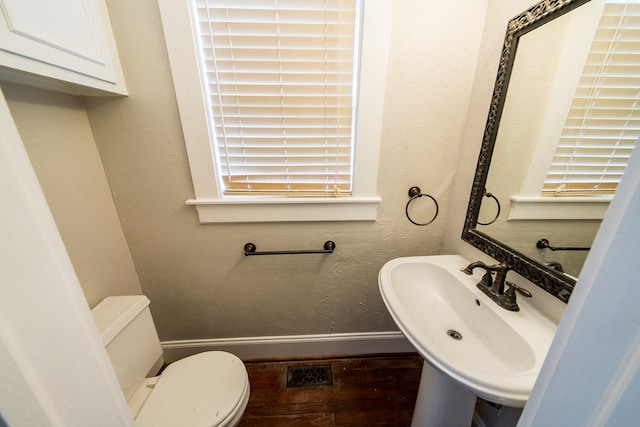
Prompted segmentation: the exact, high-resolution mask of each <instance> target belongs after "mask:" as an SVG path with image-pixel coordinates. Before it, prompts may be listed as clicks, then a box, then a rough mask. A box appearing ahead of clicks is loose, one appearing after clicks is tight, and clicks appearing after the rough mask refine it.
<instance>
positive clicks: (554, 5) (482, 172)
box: [462, 0, 590, 302]
mask: <svg viewBox="0 0 640 427" xmlns="http://www.w3.org/2000/svg"><path fill="white" fill-rule="evenodd" d="M589 1H590V0H542V1H540V2H539V3H536V4H535V5H533V6H532V7H530V8H529V9H527V10H525V11H524V12H522V13H521V14H519V15H518V16H516V17H514V18H513V19H511V20H510V21H509V23H508V24H507V32H506V35H505V38H504V44H503V46H502V54H501V56H500V63H499V65H498V74H497V77H496V82H495V85H494V89H493V95H492V97H491V105H490V108H489V115H488V118H487V122H486V125H485V131H484V135H483V138H482V146H481V148H480V154H479V156H478V163H477V166H476V173H475V177H474V180H473V185H472V187H471V195H470V196H469V206H468V208H467V216H466V218H465V222H464V227H463V229H462V240H464V241H465V242H467V243H469V244H471V245H472V246H474V247H476V248H477V249H479V250H481V251H482V252H484V253H485V254H487V255H489V256H491V257H492V258H495V259H496V260H498V261H499V262H506V264H507V265H508V266H509V268H511V269H512V270H513V271H515V272H516V273H518V274H520V275H522V276H523V277H525V278H526V279H528V280H530V281H531V282H533V283H535V284H536V285H538V286H539V287H541V288H542V289H544V290H545V291H547V292H549V293H550V294H552V295H554V296H555V297H556V298H558V299H560V300H561V301H564V302H568V301H569V297H570V296H571V292H572V291H573V288H574V286H575V283H576V282H575V280H573V279H571V278H570V277H568V276H565V275H564V274H562V273H560V272H558V271H555V270H553V269H550V268H548V267H546V266H544V265H543V264H541V263H539V262H537V261H534V260H532V259H531V258H528V257H527V256H525V255H523V254H521V253H519V252H517V251H516V250H514V249H513V248H511V247H509V246H508V245H505V244H504V243H502V242H500V241H499V240H496V239H494V238H492V237H491V236H489V235H487V234H485V233H483V232H482V231H479V230H478V229H476V225H477V223H478V215H479V212H480V205H481V203H482V198H483V195H484V190H485V185H486V182H487V176H488V174H489V166H490V164H491V157H492V155H493V149H494V147H495V143H496V137H497V135H498V127H499V125H500V118H501V116H502V110H503V108H504V103H505V99H506V96H507V89H508V86H509V79H510V77H511V70H512V68H513V64H514V61H515V56H516V50H517V47H518V41H519V39H520V37H522V36H523V35H525V34H527V33H528V32H530V31H533V30H535V29H536V28H538V27H540V26H542V25H544V24H546V23H547V22H550V21H552V20H554V19H556V18H558V17H560V16H562V15H564V14H565V13H567V12H570V11H571V10H573V9H575V8H577V7H579V6H581V5H583V4H585V3H587V2H589Z"/></svg>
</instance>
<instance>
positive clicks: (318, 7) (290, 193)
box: [159, 0, 392, 222]
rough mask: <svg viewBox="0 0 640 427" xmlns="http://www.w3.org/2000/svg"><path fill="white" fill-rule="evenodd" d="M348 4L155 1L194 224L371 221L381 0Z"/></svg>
mask: <svg viewBox="0 0 640 427" xmlns="http://www.w3.org/2000/svg"><path fill="white" fill-rule="evenodd" d="M358 3H359V2H357V1H356V0H312V1H305V2H300V1H297V0H261V1H258V0H237V1H233V2H231V1H225V0H194V1H193V2H191V3H190V2H188V1H186V0H185V1H180V2H178V1H175V0H161V1H160V2H159V4H160V10H161V14H162V20H163V26H164V31H165V38H166V42H167V47H168V50H169V57H170V62H171V68H172V72H173V78H174V83H175V88H176V95H177V98H178V105H179V109H180V116H181V119H182V124H183V130H184V136H185V142H186V145H187V152H188V155H189V164H190V168H191V172H192V178H193V182H194V190H195V196H196V197H195V199H192V200H188V201H187V203H188V204H192V205H195V206H196V207H197V209H198V213H199V216H200V221H201V222H244V221H323V220H374V219H375V217H376V212H377V206H378V204H379V202H380V198H379V197H378V196H377V195H376V180H377V166H378V151H379V143H380V130H381V118H382V106H383V100H384V86H385V78H386V76H385V74H386V65H387V64H386V62H387V56H386V51H387V46H388V43H389V30H390V16H391V10H390V7H391V3H392V2H367V5H366V7H364V6H363V5H359V4H358ZM362 3H364V2H362ZM360 8H363V9H362V10H361V9H360ZM360 24H361V25H360ZM360 26H361V28H359V27H360ZM201 60H203V61H201ZM358 60H359V61H358ZM356 95H357V96H356ZM356 99H357V103H356V102H355V101H356Z"/></svg>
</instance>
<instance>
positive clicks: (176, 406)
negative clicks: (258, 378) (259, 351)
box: [135, 351, 249, 427]
mask: <svg viewBox="0 0 640 427" xmlns="http://www.w3.org/2000/svg"><path fill="white" fill-rule="evenodd" d="M248 392H249V378H248V376H247V370H246V368H245V367H244V364H243V363H242V360H240V359H239V358H238V357H236V356H234V355H233V354H230V353H226V352H222V351H207V352H204V353H199V354H196V355H193V356H189V357H187V358H184V359H181V360H178V361H177V362H174V363H172V364H170V365H169V366H167V368H166V369H165V370H164V371H163V372H162V374H161V375H160V379H159V380H158V382H157V383H156V385H155V387H154V389H153V391H152V392H151V395H150V396H149V398H148V399H147V401H146V402H145V404H144V406H143V407H142V409H141V411H140V413H139V414H138V416H137V417H136V420H135V421H136V425H137V426H144V427H152V426H153V427H164V426H167V427H176V426H189V427H199V426H202V427H205V426H206V427H210V426H215V425H218V424H220V423H222V422H224V421H225V419H227V418H230V417H233V416H234V415H235V412H236V410H242V409H243V408H239V406H241V405H242V403H243V400H244V397H245V395H246V394H247V393H248Z"/></svg>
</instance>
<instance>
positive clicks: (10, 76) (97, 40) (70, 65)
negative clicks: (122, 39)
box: [0, 0, 127, 95]
mask: <svg viewBox="0 0 640 427" xmlns="http://www.w3.org/2000/svg"><path fill="white" fill-rule="evenodd" d="M0 9H1V11H2V17H1V19H0V79H2V80H5V81H11V82H15V83H21V84H28V85H32V86H37V87H42V88H45V89H51V90H58V91H63V92H67V93H74V94H78V95H126V93H127V90H126V86H125V82H124V78H123V75H122V70H121V67H120V61H119V60H118V55H117V50H116V45H115V41H114V38H113V33H112V31H111V25H110V22H109V16H108V12H107V9H106V5H105V3H104V0H56V1H55V2H53V1H50V0H0Z"/></svg>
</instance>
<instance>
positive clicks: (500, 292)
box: [462, 261, 531, 311]
mask: <svg viewBox="0 0 640 427" xmlns="http://www.w3.org/2000/svg"><path fill="white" fill-rule="evenodd" d="M475 268H481V269H483V270H484V271H486V273H485V274H484V276H482V279H481V280H480V281H479V282H478V284H477V285H476V286H478V288H479V289H480V290H481V291H482V292H484V293H485V294H487V296H488V297H489V298H491V300H492V301H493V302H495V303H496V304H498V305H499V306H500V307H502V308H504V309H506V310H509V311H520V307H518V304H517V303H516V292H515V291H516V290H518V291H519V292H522V291H524V292H526V293H528V295H526V294H525V293H523V295H525V296H531V294H530V293H529V291H527V290H526V289H522V291H520V289H521V288H518V286H516V285H515V284H513V283H511V282H507V281H506V278H507V272H508V271H509V270H510V268H509V267H508V266H507V264H506V263H504V262H502V263H500V264H496V265H486V264H485V263H484V262H482V261H476V262H472V263H471V264H469V265H468V266H466V267H465V268H463V269H462V272H463V273H465V274H468V275H469V276H471V275H472V274H473V270H474V269H475ZM494 275H495V277H493V276H494ZM505 287H506V288H507V289H506V290H505Z"/></svg>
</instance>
